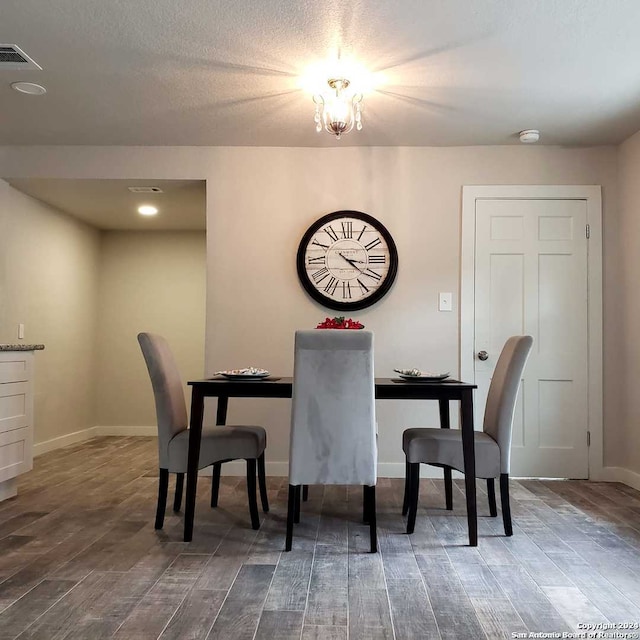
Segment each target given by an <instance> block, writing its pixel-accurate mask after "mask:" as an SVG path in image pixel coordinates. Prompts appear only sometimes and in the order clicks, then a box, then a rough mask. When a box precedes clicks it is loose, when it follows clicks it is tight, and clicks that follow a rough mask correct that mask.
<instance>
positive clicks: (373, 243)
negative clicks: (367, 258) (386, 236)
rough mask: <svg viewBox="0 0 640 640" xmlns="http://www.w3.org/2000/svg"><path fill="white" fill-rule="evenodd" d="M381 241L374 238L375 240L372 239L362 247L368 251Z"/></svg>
mask: <svg viewBox="0 0 640 640" xmlns="http://www.w3.org/2000/svg"><path fill="white" fill-rule="evenodd" d="M381 243H382V240H380V238H376V239H375V240H372V241H371V242H370V243H369V244H365V245H364V248H365V249H366V250H367V251H370V250H371V249H373V248H374V247H377V246H378V245H379V244H381Z"/></svg>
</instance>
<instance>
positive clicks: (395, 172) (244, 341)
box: [0, 146, 625, 474]
mask: <svg viewBox="0 0 640 640" xmlns="http://www.w3.org/2000/svg"><path fill="white" fill-rule="evenodd" d="M9 166H10V167H11V170H12V172H13V174H14V175H17V176H34V177H36V176H40V177H74V178H81V177H101V178H126V177H131V176H133V175H135V176H137V177H140V178H146V177H149V178H151V177H153V178H158V179H159V178H190V179H206V180H207V212H208V214H207V215H208V220H207V238H208V247H207V261H208V265H207V326H206V330H207V337H206V369H207V371H209V372H212V371H214V370H216V369H218V368H226V367H231V366H243V365H248V364H254V365H259V366H264V367H266V368H268V369H270V370H272V371H273V372H275V373H281V374H288V373H290V372H291V364H292V346H293V331H294V330H295V329H296V328H298V327H312V326H315V324H316V322H317V321H318V320H319V319H321V318H322V317H324V316H325V315H327V312H326V310H325V309H323V308H321V307H320V306H319V305H317V304H316V303H314V302H312V301H311V300H309V299H308V297H307V296H306V295H305V293H304V292H303V290H302V289H301V287H300V285H299V284H298V282H297V276H296V271H295V252H296V248H297V245H298V242H299V240H300V237H301V235H302V233H303V232H304V230H305V229H306V228H307V227H308V226H309V225H310V224H311V223H312V222H313V221H314V220H316V219H317V218H318V217H319V216H321V215H323V214H325V213H327V212H329V211H333V210H336V209H345V208H353V209H359V210H362V211H365V212H368V213H370V214H372V215H374V216H375V217H377V218H378V219H380V220H381V221H382V222H383V223H384V224H385V225H386V226H387V227H388V228H389V230H390V231H391V233H392V234H393V236H394V238H395V240H396V243H397V245H398V249H399V253H400V269H399V275H398V279H397V282H396V284H395V286H394V287H393V289H392V291H391V292H390V293H389V295H388V296H387V297H386V298H385V299H384V300H383V301H381V302H380V303H379V304H378V305H376V306H375V307H374V308H371V309H369V310H364V311H361V312H358V313H356V314H353V315H354V316H356V317H358V318H359V319H361V320H362V321H363V322H364V323H365V324H366V325H367V327H369V328H371V329H373V331H375V334H376V369H377V371H376V373H377V374H378V375H388V374H390V373H391V369H392V368H393V367H394V366H398V365H402V366H420V367H425V368H429V369H449V370H452V371H456V370H457V367H458V339H459V320H458V313H457V311H458V286H459V277H460V267H459V262H460V203H461V187H462V185H467V184H600V185H602V186H603V203H604V308H605V318H604V328H605V371H604V373H605V464H606V465H613V466H616V465H619V464H620V463H621V460H622V459H623V454H624V448H625V443H624V442H620V440H619V437H618V435H619V434H618V433H617V432H616V431H615V430H614V427H612V425H613V424H614V423H615V421H616V420H617V419H618V418H619V416H618V414H617V403H616V402H615V400H614V401H613V402H612V401H611V400H610V398H614V399H615V398H616V395H615V394H616V393H617V392H616V389H617V385H618V384H619V381H618V375H617V361H616V358H617V356H618V338H617V335H616V320H615V309H616V304H617V303H618V293H619V290H618V288H617V271H618V266H617V260H618V255H617V237H618V229H617V204H616V190H617V149H616V148H615V147H598V148H584V149H583V148H573V149H572V148H560V147H546V146H540V147H517V146H506V147H457V148H356V147H345V148H339V149H304V148H297V149H284V148H242V147H238V148H205V147H192V148H189V147H176V148H141V147H131V148H124V147H123V148H118V147H102V148H92V147H55V148H54V147H42V148H27V147H13V148H11V147H5V148H0V174H1V173H2V170H3V169H4V171H5V172H6V171H7V168H8V167H9ZM438 291H453V292H455V295H454V309H455V312H454V313H439V312H438V311H437V293H438ZM609 310H611V311H609ZM288 413H289V403H288V402H287V401H285V400H272V401H260V400H255V401H251V402H249V401H237V402H232V403H231V406H230V418H231V419H232V420H238V421H246V422H257V423H259V424H264V425H265V426H266V427H267V428H268V430H269V453H268V457H269V459H270V460H271V461H282V462H283V461H285V460H286V459H287V445H288V428H289V415H288ZM435 417H436V412H435V410H434V408H433V407H431V406H430V405H429V403H424V404H422V403H415V404H412V403H404V404H402V403H394V402H385V403H380V407H379V422H380V450H381V454H380V456H381V462H382V464H381V473H382V474H384V473H385V468H386V469H391V467H385V464H387V463H398V462H400V460H401V451H400V434H401V432H402V429H403V428H404V427H406V426H408V425H412V424H413V425H415V424H424V423H425V422H428V421H429V420H434V419H435ZM610 434H611V435H610ZM281 468H283V467H281ZM394 469H397V467H395V466H394Z"/></svg>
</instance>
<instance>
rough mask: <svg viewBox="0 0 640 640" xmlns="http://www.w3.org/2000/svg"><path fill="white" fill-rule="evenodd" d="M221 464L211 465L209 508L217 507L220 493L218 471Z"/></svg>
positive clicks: (220, 468)
mask: <svg viewBox="0 0 640 640" xmlns="http://www.w3.org/2000/svg"><path fill="white" fill-rule="evenodd" d="M221 470H222V462H215V463H214V465H213V475H212V476H211V508H212V509H213V508H214V507H217V506H218V493H219V492H220V471H221Z"/></svg>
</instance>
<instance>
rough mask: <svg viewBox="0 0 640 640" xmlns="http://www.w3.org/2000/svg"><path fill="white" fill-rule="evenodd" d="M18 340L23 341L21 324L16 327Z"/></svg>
mask: <svg viewBox="0 0 640 640" xmlns="http://www.w3.org/2000/svg"><path fill="white" fill-rule="evenodd" d="M18 340H24V325H23V324H22V323H20V324H19V325H18Z"/></svg>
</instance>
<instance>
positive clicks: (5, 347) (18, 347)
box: [0, 344, 44, 351]
mask: <svg viewBox="0 0 640 640" xmlns="http://www.w3.org/2000/svg"><path fill="white" fill-rule="evenodd" d="M42 349H44V345H43V344H0V351H42Z"/></svg>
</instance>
